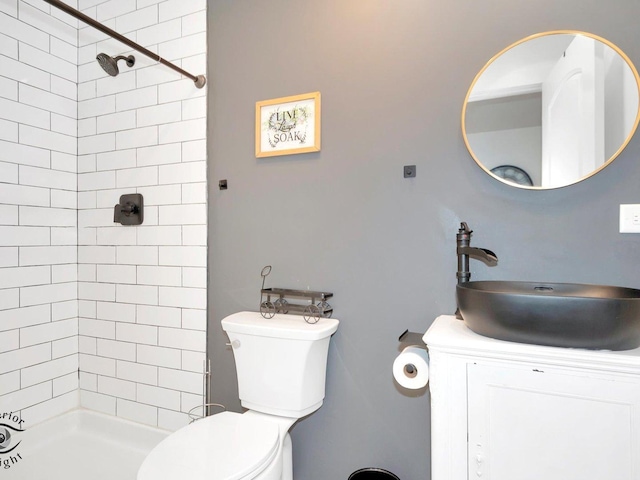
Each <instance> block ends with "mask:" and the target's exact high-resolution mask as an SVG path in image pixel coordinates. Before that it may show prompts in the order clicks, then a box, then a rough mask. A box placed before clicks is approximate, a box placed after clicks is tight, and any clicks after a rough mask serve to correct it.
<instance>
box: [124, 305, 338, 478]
mask: <svg viewBox="0 0 640 480" xmlns="http://www.w3.org/2000/svg"><path fill="white" fill-rule="evenodd" d="M338 323H339V322H338V320H335V319H328V318H322V319H320V320H319V321H318V322H317V323H315V324H308V323H306V322H305V320H304V318H303V317H301V316H297V315H275V316H274V317H273V318H271V319H264V318H263V317H262V316H261V315H260V314H259V313H256V312H240V313H236V314H234V315H230V316H229V317H226V318H225V319H223V320H222V328H223V329H224V330H225V331H226V332H227V334H228V336H229V339H230V340H231V346H232V349H233V353H234V358H235V361H236V371H237V374H238V393H239V397H240V401H241V404H242V406H243V407H245V408H248V409H249V410H248V411H246V412H245V413H243V414H240V413H234V412H223V413H219V414H217V415H212V416H210V417H206V418H204V419H202V420H199V421H197V422H194V423H192V424H190V425H188V426H186V427H183V428H181V429H180V430H178V431H177V432H175V433H173V434H171V435H169V436H168V437H167V438H165V439H164V440H163V441H162V442H160V444H158V445H157V446H156V447H155V448H154V449H153V450H152V451H151V453H149V455H148V456H147V457H146V458H145V460H144V462H143V463H142V466H141V467H140V470H139V471H138V477H137V478H138V480H176V479H185V480H292V479H293V463H292V445H291V437H290V435H289V433H288V432H289V429H290V428H291V427H292V426H293V424H294V423H295V422H296V421H298V419H300V418H302V417H304V416H306V415H308V414H310V413H312V412H314V411H315V410H317V409H318V408H320V406H321V405H322V402H323V399H324V393H325V378H326V365H327V355H328V350H329V340H330V337H331V335H332V334H333V333H334V332H335V331H336V330H337V328H338Z"/></svg>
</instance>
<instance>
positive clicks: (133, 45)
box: [44, 0, 207, 88]
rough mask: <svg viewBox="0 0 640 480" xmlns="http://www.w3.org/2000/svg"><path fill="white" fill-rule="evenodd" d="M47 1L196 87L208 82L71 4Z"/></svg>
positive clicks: (58, 0) (202, 76)
mask: <svg viewBox="0 0 640 480" xmlns="http://www.w3.org/2000/svg"><path fill="white" fill-rule="evenodd" d="M44 1H45V2H46V3H48V4H49V5H52V6H54V7H56V8H58V9H60V10H62V11H63V12H65V13H68V14H69V15H71V16H72V17H75V18H77V19H78V20H81V21H82V22H84V23H86V24H87V25H90V26H92V27H93V28H95V29H96V30H99V31H101V32H102V33H106V34H107V35H109V36H110V37H112V38H115V39H116V40H118V41H119V42H122V43H124V44H125V45H127V46H128V47H131V48H133V49H134V50H137V51H138V52H140V53H142V54H143V55H146V56H147V57H149V58H151V59H153V60H155V61H156V62H159V63H161V64H163V65H165V66H167V67H169V68H171V69H173V70H175V71H176V72H178V73H180V74H182V75H184V76H185V77H187V78H190V79H191V80H193V82H194V83H195V85H196V87H198V88H202V87H204V86H205V84H206V83H207V80H206V78H205V76H204V75H197V76H196V75H192V74H190V73H189V72H187V71H185V70H183V69H182V68H180V67H178V66H177V65H174V64H173V63H171V62H169V61H167V60H165V59H164V58H162V57H161V56H160V55H158V54H156V53H154V52H152V51H151V50H147V49H146V48H144V47H143V46H141V45H138V44H137V43H136V42H134V41H132V40H129V39H128V38H127V37H125V36H123V35H120V34H119V33H118V32H116V31H114V30H111V29H110V28H109V27H107V26H105V25H102V24H101V23H100V22H97V21H96V20H94V19H93V18H91V17H89V16H87V15H85V14H84V13H82V12H79V11H78V10H76V9H75V8H73V7H70V6H69V5H67V4H66V3H64V2H61V1H60V0H44Z"/></svg>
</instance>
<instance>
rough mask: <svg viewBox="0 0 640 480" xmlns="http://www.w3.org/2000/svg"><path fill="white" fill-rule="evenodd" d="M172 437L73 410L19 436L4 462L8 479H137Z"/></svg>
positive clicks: (0, 467) (0, 463) (2, 474)
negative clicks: (149, 458) (156, 449)
mask: <svg viewBox="0 0 640 480" xmlns="http://www.w3.org/2000/svg"><path fill="white" fill-rule="evenodd" d="M169 433H170V432H168V431H166V430H160V429H158V428H153V427H148V426H145V425H140V424H137V423H134V422H130V421H127V420H123V419H120V418H117V417H112V416H109V415H104V414H101V413H97V412H93V411H90V410H83V409H79V410H72V411H70V412H67V413H65V414H63V415H60V416H59V417H56V418H54V419H52V420H48V421H46V422H43V423H40V424H38V425H35V426H33V427H31V428H28V427H27V429H25V431H24V432H21V433H16V434H14V437H13V438H14V443H15V442H17V441H20V444H19V445H17V447H15V449H14V450H13V451H12V452H11V453H9V454H4V455H2V456H1V457H0V459H1V460H0V478H7V480H9V479H11V480H14V479H15V480H88V479H91V480H114V479H117V480H135V478H136V474H137V472H138V468H139V467H140V465H141V464H142V461H143V460H144V458H145V456H146V455H147V454H148V453H149V452H150V451H151V450H152V449H153V447H155V446H156V445H157V444H158V443H160V441H161V440H162V439H164V438H165V437H166V436H167V435H169Z"/></svg>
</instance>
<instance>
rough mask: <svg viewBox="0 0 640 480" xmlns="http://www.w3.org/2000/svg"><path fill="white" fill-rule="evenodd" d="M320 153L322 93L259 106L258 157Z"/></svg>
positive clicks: (266, 102) (257, 124)
mask: <svg viewBox="0 0 640 480" xmlns="http://www.w3.org/2000/svg"><path fill="white" fill-rule="evenodd" d="M319 150H320V92H313V93H305V94H303V95H293V96H291V97H282V98H274V99H272V100H263V101H261V102H256V157H257V158H259V157H273V156H276V155H293V154H295V153H307V152H317V151H319Z"/></svg>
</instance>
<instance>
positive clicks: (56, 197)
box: [0, 0, 78, 426]
mask: <svg viewBox="0 0 640 480" xmlns="http://www.w3.org/2000/svg"><path fill="white" fill-rule="evenodd" d="M45 5H46V4H45V3H44V2H42V1H40V0H31V1H29V2H26V1H18V0H0V412H2V411H7V412H8V411H14V412H16V411H19V410H20V411H21V414H22V418H23V420H24V421H25V425H27V426H28V425H30V424H33V423H36V422H38V421H40V420H43V419H45V418H47V417H51V416H55V415H57V414H58V413H60V412H63V411H65V410H68V409H70V408H73V407H75V406H77V404H78V391H77V388H78V373H77V371H78V353H77V352H78V336H77V334H78V318H77V315H78V314H77V312H78V301H77V283H76V275H77V273H76V272H77V247H76V241H77V240H76V237H77V228H76V196H77V195H76V181H77V177H76V148H77V140H76V130H77V120H76V111H77V102H76V95H77V88H76V82H77V67H76V56H77V47H76V44H77V29H76V27H75V26H74V25H73V24H74V22H73V21H70V20H69V19H65V18H63V16H62V15H57V16H56V17H52V16H50V15H49V13H48V11H49V8H48V6H46V7H45ZM41 9H43V10H44V11H43V10H41Z"/></svg>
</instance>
